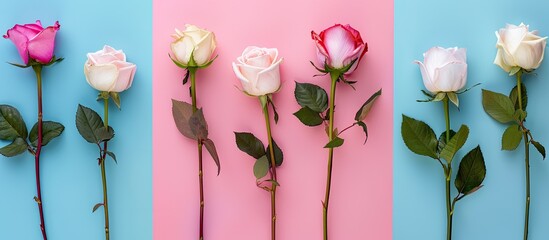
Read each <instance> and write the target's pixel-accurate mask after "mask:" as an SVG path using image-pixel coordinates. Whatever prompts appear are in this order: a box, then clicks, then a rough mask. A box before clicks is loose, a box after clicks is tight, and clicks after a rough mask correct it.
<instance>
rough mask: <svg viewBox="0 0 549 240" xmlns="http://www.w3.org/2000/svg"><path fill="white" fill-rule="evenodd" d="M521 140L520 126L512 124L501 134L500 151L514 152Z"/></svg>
mask: <svg viewBox="0 0 549 240" xmlns="http://www.w3.org/2000/svg"><path fill="white" fill-rule="evenodd" d="M521 140H522V131H521V130H520V126H519V125H516V124H513V125H511V126H509V127H507V129H505V132H503V137H502V138H501V149H502V150H509V151H511V150H515V149H516V148H517V147H518V145H519V144H520V141H521Z"/></svg>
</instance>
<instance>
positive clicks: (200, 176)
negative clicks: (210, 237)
mask: <svg viewBox="0 0 549 240" xmlns="http://www.w3.org/2000/svg"><path fill="white" fill-rule="evenodd" d="M187 71H189V77H190V78H191V98H192V106H193V113H194V112H196V111H197V110H198V108H197V106H196V68H188V69H187ZM197 145H198V186H199V191H200V223H199V233H198V234H199V236H198V239H199V240H203V239H204V172H203V170H202V146H203V144H202V141H201V140H198V141H197Z"/></svg>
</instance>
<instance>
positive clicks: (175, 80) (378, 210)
mask: <svg viewBox="0 0 549 240" xmlns="http://www.w3.org/2000/svg"><path fill="white" fill-rule="evenodd" d="M237 2H238V3H237ZM374 2H375V4H374ZM153 16H154V17H153V18H154V25H153V26H154V30H153V31H154V39H153V45H154V46H153V47H154V49H153V50H154V59H153V62H154V65H153V113H154V117H153V143H154V144H153V158H154V160H153V189H154V190H153V192H154V198H153V214H154V216H153V219H154V228H153V231H154V233H153V235H154V239H166V240H171V239H185V240H187V239H197V236H198V214H199V213H198V201H199V200H198V177H197V168H198V167H197V165H198V163H197V153H196V145H195V143H194V142H193V141H191V140H188V139H186V138H185V137H183V136H182V135H181V134H180V133H179V132H178V131H177V129H176V127H175V125H174V123H173V119H172V115H171V98H175V99H178V100H184V101H188V102H190V97H189V90H188V87H189V85H185V86H182V85H181V82H182V78H183V70H182V69H179V68H178V67H176V66H175V65H174V64H173V63H172V62H171V61H170V59H169V58H168V52H169V51H170V50H169V49H170V48H169V44H170V42H171V41H172V39H171V37H170V35H171V34H172V33H173V31H174V28H176V27H177V28H180V29H183V28H184V24H185V23H192V24H196V25H198V26H200V27H203V28H207V29H209V30H211V31H214V32H215V34H216V36H217V40H218V50H217V53H218V54H219V58H218V59H217V60H216V61H215V62H214V63H213V64H212V65H211V66H210V67H209V68H207V69H205V70H199V71H198V75H197V88H198V105H199V106H202V107H204V111H205V116H206V119H207V120H208V124H209V129H210V138H211V139H213V140H214V141H215V143H216V145H217V148H218V152H219V155H220V157H221V165H222V169H221V175H220V176H216V169H215V164H214V163H213V161H212V160H211V158H210V157H209V155H207V154H206V152H205V156H206V157H205V159H204V161H205V164H204V168H205V195H206V196H205V197H206V203H205V204H206V210H205V211H206V212H205V214H206V222H205V226H206V229H205V238H206V239H208V240H209V239H213V240H216V239H219V240H232V239H239V240H248V239H249V240H258V239H268V238H269V236H270V235H269V234H270V233H269V232H270V223H269V221H270V220H269V217H270V212H269V211H270V203H269V194H268V193H267V192H265V191H263V190H261V189H259V188H257V187H256V186H255V178H254V176H253V173H252V167H253V163H254V160H253V159H252V158H251V157H249V156H248V155H246V154H245V153H242V152H240V150H238V148H237V147H236V144H235V143H234V134H233V131H246V132H252V133H254V134H255V135H256V136H258V137H259V138H260V139H262V140H263V141H265V140H266V131H265V125H264V121H263V117H262V113H261V109H260V106H259V102H258V100H257V99H255V98H251V97H248V96H245V95H244V94H242V93H240V92H239V91H238V90H237V88H235V86H238V85H239V82H238V80H237V79H236V77H235V76H234V74H233V72H232V68H231V62H232V61H233V60H234V59H236V57H238V56H239V55H240V54H241V52H242V50H244V48H245V47H246V46H248V45H258V46H263V47H276V48H278V49H279V51H280V55H281V56H282V57H284V62H283V63H282V65H281V71H282V79H283V81H284V82H283V87H282V90H281V91H280V92H279V93H277V94H276V95H275V104H276V105H277V108H278V111H279V114H280V121H279V123H278V125H274V126H273V137H274V138H275V139H276V140H277V143H278V144H279V145H280V147H281V148H282V150H283V151H284V164H283V165H282V166H281V167H280V168H278V169H277V172H278V176H279V182H280V184H281V187H280V188H279V190H278V199H277V201H278V202H277V203H278V205H277V207H278V231H277V234H278V238H279V239H284V240H292V239H296V240H297V239H300V240H302V239H321V238H322V207H321V201H322V199H323V198H324V189H325V177H326V160H327V151H326V150H325V149H323V148H322V147H323V145H324V144H325V143H326V141H327V140H326V135H325V133H324V129H323V128H322V127H315V128H310V127H306V126H304V125H303V124H301V123H300V122H299V121H298V120H297V118H295V117H294V116H293V115H292V113H293V112H295V111H297V110H298V109H299V106H298V105H297V103H296V102H295V99H294V97H293V90H294V86H295V84H294V81H299V82H311V83H315V84H319V85H320V86H322V87H324V88H328V87H329V78H328V77H316V78H313V77H312V76H313V75H314V74H317V72H316V70H315V69H313V68H312V66H311V65H310V63H309V61H310V60H314V59H315V50H314V44H313V41H312V40H311V38H310V31H311V30H315V31H317V32H320V31H321V30H323V29H325V28H327V27H329V26H332V25H333V24H334V23H349V24H351V25H352V26H353V27H354V28H356V29H358V30H359V31H360V32H361V33H362V37H363V39H365V41H367V42H368V45H369V47H370V50H369V52H368V53H367V54H366V55H365V58H364V59H363V61H362V63H361V66H360V67H359V68H358V70H357V71H356V72H355V73H354V74H353V75H352V77H351V80H358V83H357V84H356V85H355V86H356V88H357V91H353V90H352V89H351V88H350V87H348V86H344V85H338V89H337V102H336V105H337V112H336V126H339V128H340V129H342V128H343V127H345V126H347V125H349V124H351V123H352V120H353V117H354V114H355V112H356V110H357V109H358V108H359V107H360V106H361V104H362V103H363V102H364V101H365V100H366V99H367V98H368V97H369V96H370V95H371V94H372V93H374V92H375V91H377V90H378V89H379V88H383V95H382V96H381V98H380V99H379V100H378V102H377V103H376V106H375V107H374V109H373V110H372V112H371V113H370V116H369V117H368V118H367V119H366V122H367V124H368V126H369V134H370V139H369V141H368V143H367V144H366V145H362V143H363V140H364V139H363V137H364V136H363V133H362V132H361V130H360V129H359V128H354V129H352V130H350V131H347V132H346V133H345V134H344V135H343V138H345V144H344V146H343V147H341V148H338V149H336V151H335V161H334V171H333V182H332V198H331V204H330V236H331V238H333V239H391V236H392V229H391V216H392V186H393V185H392V147H391V146H392V138H391V137H392V136H393V134H392V123H393V115H392V112H393V100H392V99H393V2H392V1H364V0H353V1H313V0H303V1H296V0H291V1H290V0H280V1H263V0H260V1H258V0H241V1H215V0H200V1H198V0H195V1H190V0H184V1H181V0H156V1H154V10H153Z"/></svg>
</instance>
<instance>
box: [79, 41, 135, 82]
mask: <svg viewBox="0 0 549 240" xmlns="http://www.w3.org/2000/svg"><path fill="white" fill-rule="evenodd" d="M135 69H136V66H135V64H133V63H130V62H126V54H124V52H123V51H122V50H115V49H114V48H112V47H111V46H108V45H105V46H104V47H103V49H102V50H99V51H97V52H94V53H88V61H86V64H84V74H85V75H86V81H88V83H89V84H90V86H92V87H93V88H95V89H97V90H99V91H102V92H122V91H124V90H126V89H128V88H130V87H131V86H132V82H133V77H134V75H135Z"/></svg>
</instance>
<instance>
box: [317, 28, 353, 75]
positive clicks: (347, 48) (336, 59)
mask: <svg viewBox="0 0 549 240" xmlns="http://www.w3.org/2000/svg"><path fill="white" fill-rule="evenodd" d="M323 40H324V41H323V43H324V46H326V50H327V52H328V55H329V61H330V62H329V64H330V66H332V67H334V68H342V67H344V66H345V65H344V60H345V59H347V58H349V56H350V55H352V53H353V52H354V51H355V49H356V48H355V41H354V38H353V36H352V35H351V34H350V33H349V32H348V31H346V30H345V29H344V28H343V27H341V26H337V27H332V28H328V29H326V30H325V31H324V38H323Z"/></svg>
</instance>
